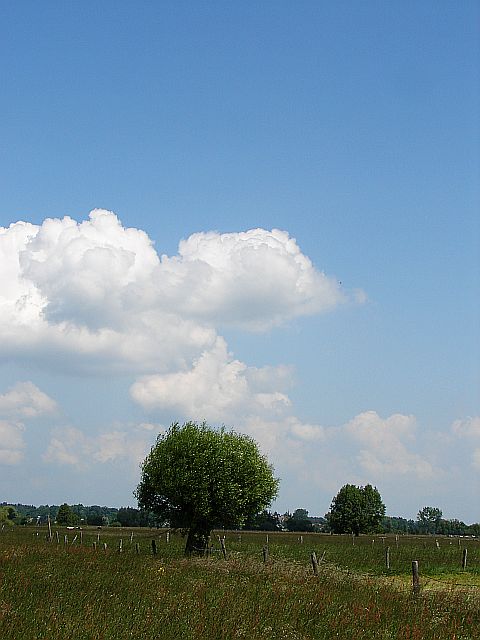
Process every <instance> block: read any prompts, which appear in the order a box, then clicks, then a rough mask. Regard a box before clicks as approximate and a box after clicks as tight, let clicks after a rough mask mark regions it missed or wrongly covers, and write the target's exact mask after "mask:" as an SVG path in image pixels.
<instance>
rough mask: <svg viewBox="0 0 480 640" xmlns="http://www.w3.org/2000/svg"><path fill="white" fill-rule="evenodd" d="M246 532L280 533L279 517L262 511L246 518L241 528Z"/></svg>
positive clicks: (276, 514)
mask: <svg viewBox="0 0 480 640" xmlns="http://www.w3.org/2000/svg"><path fill="white" fill-rule="evenodd" d="M242 528H243V529H245V530H247V531H281V530H282V525H281V523H280V516H279V514H278V513H276V512H275V513H270V511H267V510H266V509H264V510H263V511H261V512H260V513H257V514H256V515H254V516H252V517H251V518H248V519H247V520H246V521H245V524H244V525H243V527H242Z"/></svg>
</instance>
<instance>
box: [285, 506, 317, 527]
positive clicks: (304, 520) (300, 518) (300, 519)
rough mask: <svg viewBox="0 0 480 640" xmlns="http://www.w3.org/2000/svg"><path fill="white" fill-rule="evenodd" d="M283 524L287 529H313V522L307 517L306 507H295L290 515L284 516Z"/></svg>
mask: <svg viewBox="0 0 480 640" xmlns="http://www.w3.org/2000/svg"><path fill="white" fill-rule="evenodd" d="M285 526H286V527H287V529H288V530H289V531H313V524H312V523H311V522H310V520H309V519H308V511H307V510H306V509H295V511H294V512H293V513H292V515H291V516H290V517H289V518H286V520H285Z"/></svg>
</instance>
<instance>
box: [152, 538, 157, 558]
mask: <svg viewBox="0 0 480 640" xmlns="http://www.w3.org/2000/svg"><path fill="white" fill-rule="evenodd" d="M152 553H153V555H154V556H156V555H157V543H156V542H155V540H152Z"/></svg>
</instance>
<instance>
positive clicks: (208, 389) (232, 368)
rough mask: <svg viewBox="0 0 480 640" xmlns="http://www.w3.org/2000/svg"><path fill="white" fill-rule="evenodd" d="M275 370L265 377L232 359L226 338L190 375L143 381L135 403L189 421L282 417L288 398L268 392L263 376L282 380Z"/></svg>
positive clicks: (133, 392) (135, 393) (134, 392)
mask: <svg viewBox="0 0 480 640" xmlns="http://www.w3.org/2000/svg"><path fill="white" fill-rule="evenodd" d="M284 372H285V368H281V369H280V371H279V372H277V371H275V370H274V368H273V367H268V369H267V371H265V372H262V370H261V369H260V370H259V369H257V368H255V367H247V365H246V364H244V363H243V362H240V361H239V360H235V359H233V358H232V356H231V354H229V353H228V350H227V345H226V343H225V340H224V339H223V338H220V337H219V338H217V341H216V343H215V345H214V347H213V348H212V349H211V350H209V351H205V352H203V353H202V354H201V355H200V357H199V358H198V359H197V360H196V361H195V362H194V363H193V366H192V367H191V368H190V369H188V370H187V371H179V372H176V373H169V374H164V375H160V374H158V375H151V376H144V377H142V378H140V379H139V380H137V382H135V383H134V384H133V385H132V387H131V395H132V398H133V399H134V400H135V401H136V402H137V403H138V404H140V405H141V406H142V407H143V408H144V409H146V410H152V409H170V410H172V411H173V412H177V413H179V414H180V415H184V416H188V417H190V418H198V419H205V420H209V421H212V422H221V421H223V420H225V418H226V417H227V416H228V417H229V418H230V419H235V418H237V417H238V416H239V415H245V414H250V413H262V412H263V411H264V410H267V411H269V412H274V413H275V412H276V411H283V409H284V407H285V406H289V405H290V400H289V398H288V397H287V396H286V395H285V394H284V393H281V392H279V391H269V392H267V391H265V390H264V387H265V385H266V384H267V386H268V383H266V380H265V376H266V374H270V375H272V376H273V378H278V377H280V378H281V377H283V376H284Z"/></svg>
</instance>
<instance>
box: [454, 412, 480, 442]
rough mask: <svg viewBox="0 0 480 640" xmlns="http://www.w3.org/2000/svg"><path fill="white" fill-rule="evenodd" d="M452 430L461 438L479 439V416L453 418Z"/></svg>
mask: <svg viewBox="0 0 480 640" xmlns="http://www.w3.org/2000/svg"><path fill="white" fill-rule="evenodd" d="M452 431H453V433H454V434H455V435H457V436H460V437H462V438H470V439H476V438H479V439H480V416H475V417H473V418H471V417H468V418H466V419H465V420H455V422H454V423H453V424H452Z"/></svg>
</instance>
